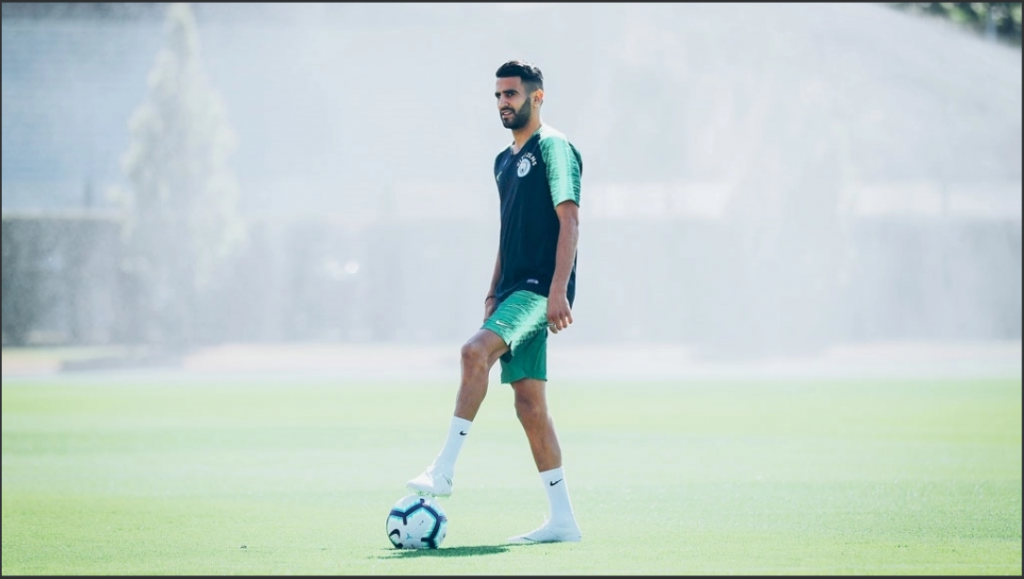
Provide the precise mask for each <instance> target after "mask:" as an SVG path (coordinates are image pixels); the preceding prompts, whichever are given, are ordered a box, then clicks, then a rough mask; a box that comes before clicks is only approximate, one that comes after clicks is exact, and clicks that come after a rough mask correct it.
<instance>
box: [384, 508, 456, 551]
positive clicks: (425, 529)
mask: <svg viewBox="0 0 1024 579" xmlns="http://www.w3.org/2000/svg"><path fill="white" fill-rule="evenodd" d="M387 532H388V539H389V540H390V541H391V544H392V545H394V546H395V548H397V549H436V548H438V547H440V546H441V542H442V541H444V537H445V535H446V534H448V517H447V516H446V515H445V514H444V510H443V509H441V505H439V504H438V503H437V501H436V500H434V499H431V498H430V497H424V496H420V495H407V496H404V497H402V498H400V499H398V502H396V503H395V504H394V506H392V507H391V512H390V513H388V521H387Z"/></svg>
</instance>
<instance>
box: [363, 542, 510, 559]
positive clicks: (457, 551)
mask: <svg viewBox="0 0 1024 579" xmlns="http://www.w3.org/2000/svg"><path fill="white" fill-rule="evenodd" d="M505 551H508V547H505V546H503V545H477V546H473V547H441V548H440V549H393V550H390V551H389V552H388V554H387V555H384V556H381V557H377V558H378V559H412V558H416V557H477V556H479V555H497V554H498V553H504V552H505Z"/></svg>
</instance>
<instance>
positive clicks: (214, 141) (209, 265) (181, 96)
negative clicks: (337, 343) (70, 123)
mask: <svg viewBox="0 0 1024 579" xmlns="http://www.w3.org/2000/svg"><path fill="white" fill-rule="evenodd" d="M166 31H167V32H166V35H167V36H166V43H165V46H164V48H163V49H162V50H161V52H160V53H159V54H158V55H157V58H156V63H155V65H154V67H153V69H152V70H151V71H150V73H149V78H148V85H149V92H148V95H147V97H146V99H145V101H144V102H143V103H142V105H141V106H139V108H138V109H136V110H135V112H134V113H133V115H132V117H131V119H130V121H129V132H130V143H129V147H128V150H127V152H126V153H125V154H124V156H123V158H122V164H123V168H124V171H125V173H126V176H127V180H128V183H129V187H128V190H127V191H124V192H122V194H121V195H119V198H120V200H121V201H122V202H123V203H124V205H125V206H126V208H127V212H126V213H127V216H126V220H125V228H124V232H123V233H124V239H125V244H126V258H125V261H124V263H123V265H122V267H123V269H124V270H125V273H126V274H128V275H130V276H133V277H134V278H136V280H135V282H134V283H133V287H137V288H138V289H139V292H140V295H139V296H130V297H129V300H128V303H137V304H139V306H138V307H139V308H140V310H141V311H137V312H131V313H128V315H129V316H131V319H132V320H133V323H135V324H141V326H140V327H137V328H136V331H135V332H133V333H135V334H136V335H137V336H138V337H139V338H141V339H142V340H144V341H156V342H162V343H165V344H168V345H178V346H180V345H185V344H187V343H189V342H192V341H194V340H195V339H196V338H197V337H198V336H197V334H196V328H197V322H198V321H199V320H198V319H197V317H198V316H199V313H200V312H201V311H204V310H208V308H204V304H203V300H204V299H205V298H207V297H208V296H209V295H211V294H212V292H211V290H213V289H215V287H216V286H217V285H218V284H219V283H223V281H224V280H223V277H224V276H223V275H218V272H220V271H224V269H223V268H222V267H220V266H221V265H222V264H223V263H224V261H225V259H226V258H228V257H230V256H232V255H233V253H234V252H235V250H237V249H239V248H240V247H241V245H242V244H243V243H244V242H245V239H246V230H245V224H244V222H243V221H242V220H241V218H240V216H239V214H238V213H237V210H236V205H237V200H238V186H237V183H236V180H235V177H234V174H233V173H232V172H231V171H230V170H229V168H228V166H227V158H228V156H229V154H230V153H231V152H232V151H233V150H234V148H235V144H236V140H235V135H234V132H233V131H232V129H231V128H230V126H229V124H228V122H227V120H226V115H225V112H224V107H223V104H222V102H221V99H220V97H219V95H218V94H217V93H216V92H215V91H214V90H213V89H212V88H211V87H210V85H209V83H208V82H207V78H206V75H205V72H204V70H203V66H202V61H201V55H200V43H199V35H198V31H197V27H196V22H195V18H194V16H193V13H192V10H191V8H190V7H189V5H188V4H182V3H175V4H170V5H169V6H168V10H167V25H166Z"/></svg>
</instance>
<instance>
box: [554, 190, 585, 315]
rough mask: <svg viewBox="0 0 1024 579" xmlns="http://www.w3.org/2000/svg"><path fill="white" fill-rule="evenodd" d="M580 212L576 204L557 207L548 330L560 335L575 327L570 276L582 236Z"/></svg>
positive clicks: (561, 204)
mask: <svg viewBox="0 0 1024 579" xmlns="http://www.w3.org/2000/svg"><path fill="white" fill-rule="evenodd" d="M579 210H580V208H579V206H578V205H576V203H575V202H574V201H563V202H561V203H559V204H558V206H556V207H555V213H557V214H558V227H559V229H558V246H557V247H556V249H555V273H554V276H553V277H552V278H551V288H550V289H549V290H548V326H549V327H550V328H551V333H553V334H557V333H558V332H559V330H564V329H565V328H568V327H569V324H571V323H572V309H571V308H570V307H569V297H568V291H569V274H571V273H572V264H573V262H574V261H575V260H576V242H577V241H578V240H579V234H580V230H579V227H580V217H579V215H580V211H579Z"/></svg>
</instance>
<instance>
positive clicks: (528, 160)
mask: <svg viewBox="0 0 1024 579" xmlns="http://www.w3.org/2000/svg"><path fill="white" fill-rule="evenodd" d="M536 164H537V158H536V157H534V156H533V153H526V154H525V155H523V158H522V159H519V166H518V167H516V175H519V176H520V177H525V176H526V174H527V173H529V172H530V167H532V166H534V165H536Z"/></svg>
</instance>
